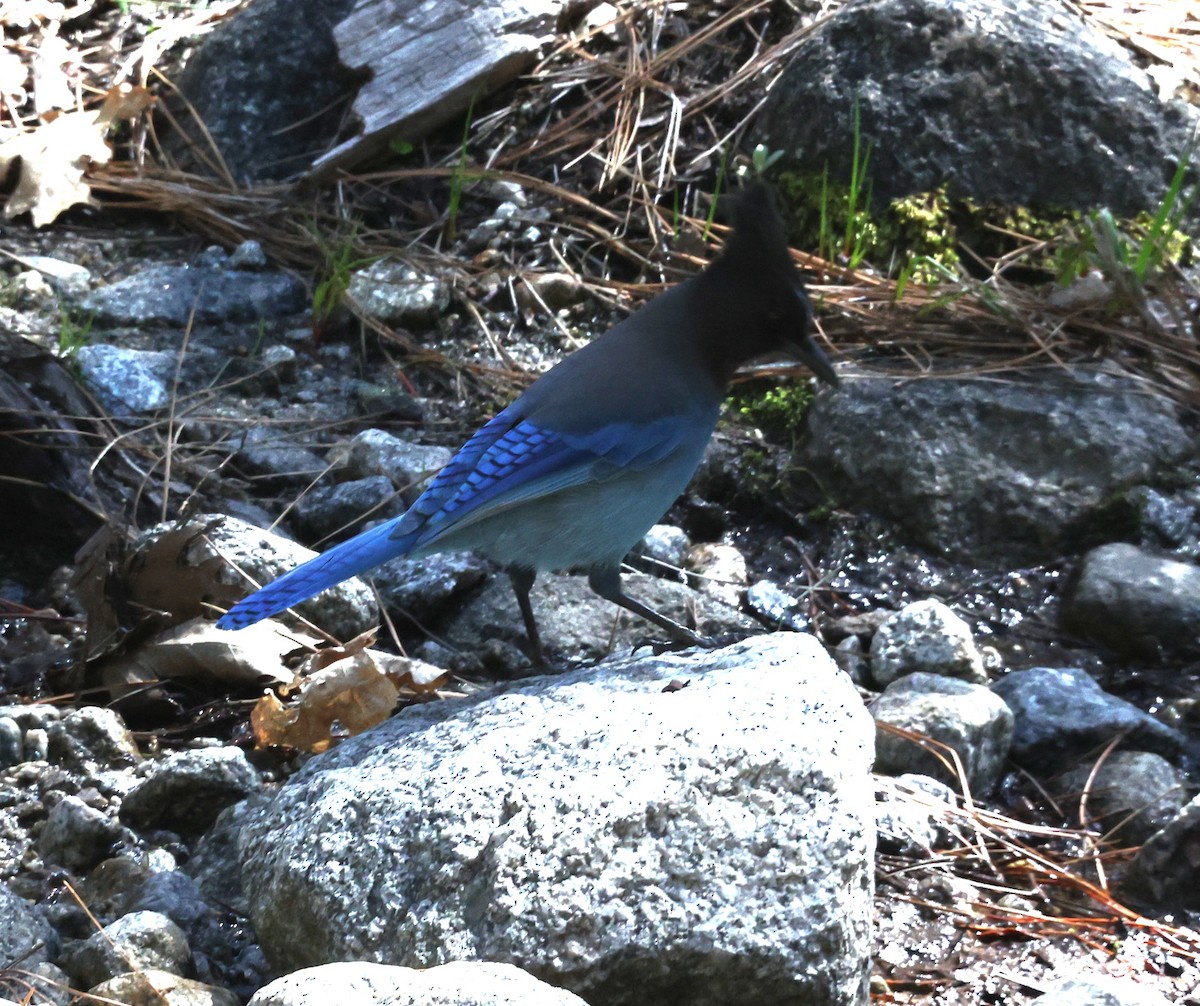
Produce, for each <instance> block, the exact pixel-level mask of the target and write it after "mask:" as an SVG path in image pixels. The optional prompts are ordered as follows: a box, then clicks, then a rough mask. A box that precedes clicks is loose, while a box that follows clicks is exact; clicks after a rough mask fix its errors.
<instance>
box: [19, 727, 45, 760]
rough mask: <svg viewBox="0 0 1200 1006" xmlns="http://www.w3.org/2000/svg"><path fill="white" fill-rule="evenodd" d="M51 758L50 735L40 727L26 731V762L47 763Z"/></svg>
mask: <svg viewBox="0 0 1200 1006" xmlns="http://www.w3.org/2000/svg"><path fill="white" fill-rule="evenodd" d="M49 757H50V734H49V733H48V732H47V731H45V730H42V729H41V728H39V727H33V728H31V729H29V730H26V731H25V761H46V760H47V759H48V758H49Z"/></svg>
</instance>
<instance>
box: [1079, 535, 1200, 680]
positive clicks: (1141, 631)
mask: <svg viewBox="0 0 1200 1006" xmlns="http://www.w3.org/2000/svg"><path fill="white" fill-rule="evenodd" d="M1063 623H1064V624H1065V625H1066V627H1067V628H1068V629H1070V630H1071V631H1072V632H1078V633H1080V634H1081V635H1085V636H1088V637H1089V638H1091V639H1095V640H1098V641H1099V642H1101V643H1104V644H1105V645H1106V646H1109V647H1112V648H1113V649H1114V650H1116V651H1117V652H1119V653H1138V654H1148V655H1152V656H1153V655H1157V654H1159V653H1160V652H1161V653H1170V654H1179V655H1191V656H1194V655H1197V654H1200V566H1197V565H1194V564H1192V563H1185V562H1176V561H1174V560H1172V559H1164V558H1159V557H1158V556H1154V555H1151V554H1150V553H1148V552H1144V551H1143V550H1142V549H1140V548H1137V547H1136V546H1134V545H1126V544H1123V543H1116V544H1112V545H1102V546H1101V547H1100V548H1096V549H1093V550H1092V551H1091V552H1089V553H1088V554H1087V555H1086V556H1084V559H1083V566H1082V568H1081V569H1080V571H1079V575H1078V578H1077V579H1076V581H1075V583H1074V585H1073V586H1072V588H1071V589H1070V590H1069V591H1068V593H1067V596H1066V599H1065V601H1064V604H1063Z"/></svg>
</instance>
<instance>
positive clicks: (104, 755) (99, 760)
mask: <svg viewBox="0 0 1200 1006" xmlns="http://www.w3.org/2000/svg"><path fill="white" fill-rule="evenodd" d="M48 734H49V755H50V758H51V759H52V760H53V761H54V762H56V763H58V764H60V765H63V766H64V767H66V768H69V769H74V770H77V771H93V770H95V769H96V768H97V767H99V768H123V767H126V766H129V765H135V764H137V763H138V762H140V761H141V760H142V756H141V753H140V752H139V751H138V748H137V742H136V741H134V739H133V735H132V734H131V733H130V732H129V730H128V729H127V728H126V726H125V723H124V721H123V720H122V719H121V717H120V716H119V715H117V713H115V712H114V711H113V710H111V709H102V708H100V707H99V706H84V707H83V708H82V709H72V710H71V711H70V712H68V713H67V714H66V715H65V716H63V718H62V719H61V720H59V721H58V722H57V723H52V724H51V725H50V729H49V731H48Z"/></svg>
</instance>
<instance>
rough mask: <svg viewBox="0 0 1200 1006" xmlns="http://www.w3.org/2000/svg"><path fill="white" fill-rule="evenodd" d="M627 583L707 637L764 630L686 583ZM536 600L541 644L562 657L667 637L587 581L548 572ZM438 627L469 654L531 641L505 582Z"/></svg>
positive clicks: (637, 577) (643, 579)
mask: <svg viewBox="0 0 1200 1006" xmlns="http://www.w3.org/2000/svg"><path fill="white" fill-rule="evenodd" d="M622 582H623V583H624V586H625V590H626V592H627V593H628V594H630V595H631V596H632V597H635V598H637V600H639V601H641V602H642V603H643V604H647V605H649V606H650V607H651V608H654V609H655V610H656V611H660V612H662V613H663V614H664V615H666V616H667V617H668V618H673V619H674V620H675V621H677V622H680V623H682V624H684V625H689V624H690V623H691V621H692V619H693V618H694V619H695V623H696V629H697V631H698V632H700V633H701V634H702V635H720V634H722V633H726V632H729V633H741V634H750V633H753V632H755V631H756V630H757V629H758V628H759V627H758V625H757V624H756V623H755V622H754V621H753V620H752V619H750V618H749V617H747V616H746V615H743V614H742V613H741V612H740V611H738V610H737V609H736V608H731V607H729V606H728V605H726V604H724V603H722V602H721V601H719V600H717V599H716V598H713V597H709V596H707V595H705V594H701V593H700V592H698V591H695V590H692V589H691V588H689V587H687V586H685V585H684V584H682V583H672V582H671V581H669V580H661V579H659V578H657V577H652V576H647V575H646V574H644V573H627V574H625V576H624V577H623V578H622ZM530 597H531V601H532V603H533V613H534V617H535V618H536V619H537V623H538V628H539V629H540V631H541V636H542V642H543V644H544V645H545V646H546V648H547V649H548V650H550V651H553V652H555V653H557V654H559V655H560V656H562V657H564V658H569V659H575V658H590V659H595V658H596V657H598V656H602V655H604V654H606V653H608V652H610V650H612V651H615V652H620V651H621V650H623V649H627V648H629V647H631V646H635V645H638V644H640V643H644V642H645V641H646V640H659V639H662V638H664V637H665V636H666V633H665V632H664V631H663V630H662V629H660V628H658V627H657V626H656V625H653V624H652V623H650V622H647V621H646V620H644V619H642V618H639V617H638V616H637V615H634V614H632V613H630V612H628V611H625V610H624V609H622V608H619V607H617V606H616V605H615V604H613V603H612V602H610V601H606V600H604V599H603V598H601V597H599V596H597V595H596V594H595V593H593V592H592V591H591V590H590V589H589V588H588V585H587V580H586V578H584V577H580V576H557V575H554V574H544V575H542V576H539V577H538V579H537V581H536V582H535V583H534V586H533V590H532V592H531V595H530ZM437 628H438V629H439V633H440V635H441V636H442V638H443V639H444V640H445V642H447V643H448V644H450V645H451V646H454V647H458V648H460V649H462V650H467V651H470V650H475V649H478V648H479V646H480V645H481V644H482V643H483V641H484V640H493V639H500V640H505V641H508V642H513V643H516V644H517V645H518V646H520V647H524V646H525V645H526V643H527V640H526V638H525V627H524V622H523V621H522V619H521V614H520V612H519V610H518V609H517V602H516V599H515V598H514V596H513V591H512V587H511V586H510V584H509V583H508V578H507V577H495V578H493V579H492V580H491V581H490V582H489V583H488V584H487V585H486V586H485V587H484V588H483V590H481V591H479V592H477V593H476V594H475V595H474V596H473V597H471V598H470V600H469V601H468V602H467V603H466V604H464V606H463V608H462V610H461V611H459V612H456V613H455V614H453V615H452V616H451V617H450V619H449V622H448V623H447V624H442V625H440V626H438V627H437ZM520 666H522V667H523V666H525V661H522V663H521V665H520ZM512 669H513V670H515V669H516V668H515V667H514V668H512Z"/></svg>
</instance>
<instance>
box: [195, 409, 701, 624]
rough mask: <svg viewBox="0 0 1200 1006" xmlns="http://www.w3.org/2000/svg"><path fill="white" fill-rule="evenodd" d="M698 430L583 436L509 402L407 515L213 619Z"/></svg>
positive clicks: (267, 604) (259, 607)
mask: <svg viewBox="0 0 1200 1006" xmlns="http://www.w3.org/2000/svg"><path fill="white" fill-rule="evenodd" d="M691 429H692V425H691V424H689V423H686V422H681V421H680V420H679V419H678V418H677V417H670V418H667V419H661V420H656V421H654V422H651V423H643V424H631V423H620V422H618V423H610V424H608V425H606V426H603V427H601V428H599V429H597V430H594V431H591V432H589V433H586V434H578V433H561V432H554V431H552V430H548V429H544V428H542V427H540V426H538V425H537V424H536V423H535V422H533V421H531V420H529V419H524V418H522V417H521V416H520V415H519V414H518V413H517V411H516V410H515V409H514V408H512V407H510V408H508V409H505V410H504V411H503V412H501V413H500V414H499V415H498V416H496V418H495V419H493V420H491V422H489V423H487V424H486V425H485V426H483V427H481V428H480V429H479V431H478V432H477V433H476V434H475V435H474V436H473V437H471V439H470V440H468V441H467V443H466V444H464V445H463V447H462V449H461V450H460V451H459V452H458V453H457V454H456V455H455V456H454V457H453V458H452V459H451V461H450V463H449V464H447V465H446V467H445V468H443V469H442V470H441V471H440V472H439V473H438V474H437V476H436V477H435V478H434V480H433V481H432V482H431V483H430V484H429V487H428V488H427V489H426V490H425V492H424V493H422V494H421V496H420V497H419V498H418V499H417V501H416V502H415V503H414V504H413V505H412V506H411V507H410V508H409V509H408V511H407V512H406V513H404V514H403V515H402V516H401V517H398V518H396V519H395V520H393V521H389V522H388V523H386V524H381V525H380V526H379V527H376V528H372V529H371V530H369V531H364V532H363V533H362V534H360V535H357V536H355V537H354V538H351V539H350V540H349V541H345V542H342V543H341V544H340V545H336V546H334V547H333V548H331V549H329V550H328V551H327V552H324V553H322V554H321V555H319V556H317V557H316V558H313V559H310V560H309V561H308V562H306V563H303V564H302V565H300V566H297V567H296V568H295V569H293V570H290V571H289V572H287V573H285V574H284V575H283V576H281V577H279V578H278V579H276V580H274V581H273V582H271V583H270V584H268V585H267V586H266V587H263V588H262V589H260V590H258V591H256V592H255V593H253V594H251V595H250V596H249V597H246V598H244V599H242V600H241V601H239V602H238V603H237V604H235V605H234V606H233V607H232V608H230V609H229V611H228V612H226V613H225V614H224V615H223V616H222V617H221V618H220V619H219V620H218V622H217V626H218V627H219V628H222V629H240V628H243V627H245V626H247V625H252V624H254V623H255V622H257V621H260V620H261V619H263V618H267V617H268V616H270V615H274V614H276V613H278V612H280V611H283V610H285V609H287V608H290V607H292V606H293V605H296V604H299V603H300V602H301V601H304V600H306V599H307V598H309V597H312V596H313V595H314V594H318V593H320V592H321V591H322V590H326V589H328V588H329V587H333V586H335V585H336V584H339V583H341V582H342V581H343V580H347V579H349V578H350V577H352V576H357V575H358V574H359V573H363V572H366V571H367V570H369V569H372V568H373V567H375V566H378V565H380V564H381V563H384V562H387V561H388V560H389V559H394V558H396V557H398V556H401V555H407V554H408V553H409V552H412V551H413V550H415V549H417V548H420V547H422V546H429V545H432V546H434V547H436V542H437V539H438V538H439V537H440V536H441V535H443V534H446V533H448V532H450V531H452V530H454V529H455V528H460V527H463V526H464V525H466V524H470V523H474V522H475V521H477V520H481V519H483V518H484V517H487V516H489V515H491V514H494V513H496V512H498V511H500V510H505V509H508V508H510V507H512V506H515V505H517V504H519V503H521V502H524V501H526V500H530V499H536V498H538V497H541V496H545V495H548V494H550V493H554V492H558V491H560V490H562V489H566V488H569V487H570V486H575V485H583V484H586V483H588V482H594V481H599V480H603V479H605V478H610V477H612V476H613V475H615V474H617V473H618V472H621V471H629V470H640V469H642V468H645V467H646V466H648V465H652V464H654V463H655V462H657V461H659V460H661V459H663V458H664V457H666V456H667V455H668V454H670V453H671V452H672V451H674V450H676V449H677V448H678V447H679V446H680V445H681V444H682V443H683V441H684V440H685V439H687V438H688V434H689V432H690V431H691Z"/></svg>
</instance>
